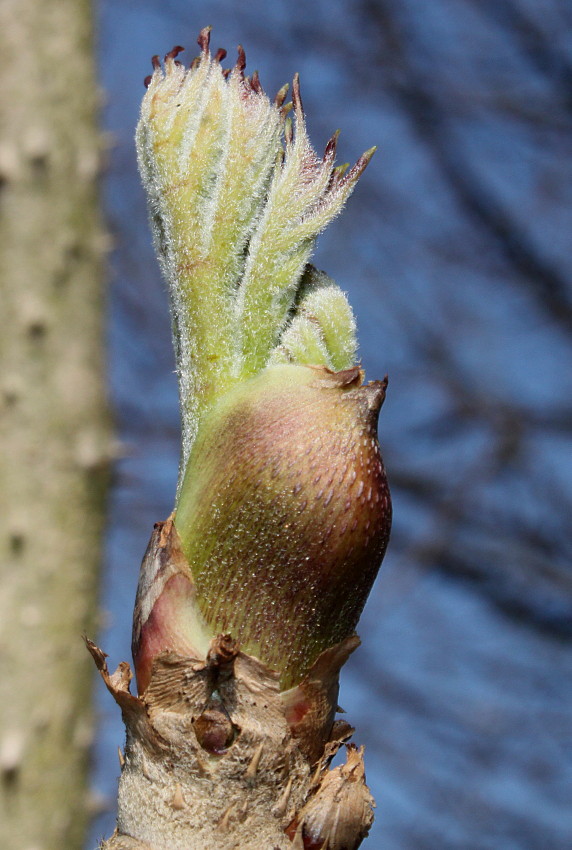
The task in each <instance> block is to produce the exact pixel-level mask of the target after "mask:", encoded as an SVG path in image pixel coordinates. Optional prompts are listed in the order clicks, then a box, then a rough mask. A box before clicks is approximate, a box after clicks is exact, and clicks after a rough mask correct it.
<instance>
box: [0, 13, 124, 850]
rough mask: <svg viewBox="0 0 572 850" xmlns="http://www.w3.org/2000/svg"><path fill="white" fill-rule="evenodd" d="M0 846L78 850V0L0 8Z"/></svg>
mask: <svg viewBox="0 0 572 850" xmlns="http://www.w3.org/2000/svg"><path fill="white" fill-rule="evenodd" d="M0 55H1V56H2V71H1V74H0V82H1V92H2V96H1V98H0V291H1V294H2V301H1V305H2V331H1V342H0V352H1V357H2V371H1V373H0V409H1V415H0V437H1V440H2V454H1V456H0V493H1V497H0V498H1V503H0V552H1V556H0V557H1V560H0V564H1V566H0V570H1V573H0V581H1V587H0V785H1V791H0V846H1V847H2V850H32V848H34V850H40V849H41V850H56V848H57V850H63V848H65V850H76V848H79V847H81V844H82V839H83V836H84V829H85V825H86V819H87V806H86V799H87V794H86V775H87V768H88V761H89V746H90V740H91V725H92V711H91V708H90V697H91V682H92V670H91V661H90V659H89V657H88V655H87V653H86V651H85V646H84V644H83V641H82V639H81V638H82V632H84V631H86V630H87V631H89V632H90V633H93V630H94V626H95V610H96V602H97V571H98V562H99V559H100V552H101V549H100V542H99V541H100V533H101V530H102V525H103V510H104V501H103V498H104V490H105V481H106V477H107V475H106V470H107V466H108V463H107V459H108V457H109V443H108V419H107V414H106V410H105V403H104V366H103V357H102V304H103V297H102V259H103V253H104V236H103V232H102V227H101V222H100V217H99V213H98V197H97V173H98V162H99V158H100V141H99V138H98V131H97V101H98V95H97V87H96V80H95V69H94V58H93V10H92V7H91V3H90V2H88V0H2V3H1V4H0Z"/></svg>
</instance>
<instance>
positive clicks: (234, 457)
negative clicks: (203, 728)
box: [175, 366, 391, 687]
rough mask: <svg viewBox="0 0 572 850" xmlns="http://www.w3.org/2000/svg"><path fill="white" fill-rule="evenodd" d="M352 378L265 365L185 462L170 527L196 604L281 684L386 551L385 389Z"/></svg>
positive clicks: (319, 645) (366, 583)
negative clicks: (380, 435)
mask: <svg viewBox="0 0 572 850" xmlns="http://www.w3.org/2000/svg"><path fill="white" fill-rule="evenodd" d="M361 381H362V373H361V370H359V369H358V368H357V367H356V368H354V369H348V370H346V371H345V372H339V373H333V372H330V371H329V370H327V369H324V368H312V367H304V366H282V367H275V368H273V369H268V370H266V371H265V372H263V373H261V374H260V375H259V376H257V377H256V378H253V379H251V380H250V381H248V382H246V383H244V384H242V385H240V386H239V387H238V388H237V389H236V390H233V391H232V392H231V393H229V395H228V397H227V399H226V400H225V401H224V403H222V404H221V405H219V406H218V407H217V408H216V409H215V411H214V412H213V414H211V416H210V417H209V418H208V419H206V420H205V422H204V424H203V426H202V428H201V431H200V434H199V438H198V440H197V442H196V444H195V446H194V448H193V452H192V454H191V458H190V461H189V465H188V473H187V477H186V479H185V483H184V485H183V490H182V494H181V498H180V502H179V506H178V509H177V513H176V517H175V524H176V527H177V530H178V532H179V535H180V537H181V542H182V548H183V551H184V553H185V555H186V557H187V559H188V562H189V566H190V569H191V572H192V575H193V579H194V581H195V584H196V590H197V601H198V604H199V607H200V609H201V611H202V614H203V616H204V618H205V621H206V623H207V624H208V625H209V626H210V627H211V628H212V629H213V632H215V633H218V632H223V631H224V632H230V633H232V635H233V636H234V637H235V638H238V639H239V640H240V642H241V645H242V647H243V649H245V651H248V652H252V653H253V654H256V655H258V657H260V658H261V659H262V660H263V661H264V662H266V663H267V664H269V665H270V666H271V667H273V668H274V669H277V670H278V671H279V672H280V673H281V676H282V686H283V687H290V686H292V685H294V684H297V683H298V682H299V681H300V680H301V679H302V678H303V676H304V674H305V673H306V672H307V670H308V669H309V667H310V666H311V664H312V663H313V661H314V660H315V659H316V657H317V656H318V654H319V653H320V652H322V651H323V650H325V649H327V648H329V647H331V646H333V645H334V644H336V643H338V642H339V641H341V640H343V639H344V638H346V637H348V635H350V634H352V633H353V631H354V629H355V626H356V624H357V621H358V618H359V615H360V613H361V610H362V608H363V605H364V603H365V600H366V598H367V595H368V593H369V590H370V588H371V585H372V583H373V580H374V578H375V576H376V573H377V570H378V568H379V565H380V563H381V559H382V558H383V554H384V552H385V548H386V546H387V541H388V538H389V531H390V525H391V503H390V496H389V490H388V487H387V482H386V478H385V471H384V468H383V463H382V460H381V456H380V452H379V445H378V441H377V418H378V413H379V409H380V407H381V404H382V402H383V399H384V396H385V382H374V383H372V384H369V385H366V386H361Z"/></svg>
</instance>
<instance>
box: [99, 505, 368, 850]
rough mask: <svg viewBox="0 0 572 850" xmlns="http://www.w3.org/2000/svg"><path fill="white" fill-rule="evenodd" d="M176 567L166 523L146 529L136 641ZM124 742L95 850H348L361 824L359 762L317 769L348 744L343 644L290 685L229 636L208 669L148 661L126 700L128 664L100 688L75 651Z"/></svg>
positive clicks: (176, 657)
mask: <svg viewBox="0 0 572 850" xmlns="http://www.w3.org/2000/svg"><path fill="white" fill-rule="evenodd" d="M183 559H184V556H183V554H182V552H181V550H180V545H179V539H178V535H177V532H176V530H175V527H174V524H173V522H172V520H171V519H169V520H167V521H166V522H165V523H157V526H156V528H155V531H154V533H153V536H152V538H151V542H150V545H149V547H148V550H147V554H146V556H145V559H144V561H143V565H142V570H141V577H140V583H139V592H138V599H137V605H136V609H135V635H136V634H137V630H138V621H139V619H140V616H141V612H142V611H145V610H146V609H147V608H149V607H152V605H153V602H154V599H155V596H156V595H157V587H158V586H159V587H160V586H161V584H162V582H167V581H169V579H171V578H172V577H173V576H174V575H176V574H177V573H178V571H179V570H180V569H181V562H182V560H183ZM87 644H88V649H89V650H90V652H91V654H92V656H93V658H94V660H95V662H96V664H97V666H98V668H99V670H100V672H101V674H102V677H103V680H104V682H105V684H106V686H107V688H108V689H109V691H110V692H111V694H112V696H113V697H114V699H115V700H116V702H117V703H118V705H119V706H120V707H121V710H122V714H123V720H124V722H125V725H126V729H127V743H126V748H125V754H124V755H122V757H121V779H120V782H119V797H118V808H119V813H118V821H117V830H116V833H115V834H114V835H113V836H112V837H111V838H110V839H109V840H108V841H105V842H104V843H103V844H102V845H101V850H167V848H168V850H199V848H200V850H203V848H206V847H208V848H209V850H231V848H240V850H254V848H257V850H260V848H265V850H266V848H268V850H270V848H272V850H288V848H292V847H294V848H299V850H300V848H302V850H304V848H305V850H354V848H357V847H358V846H359V844H360V843H361V841H362V839H363V837H364V836H365V835H366V834H367V832H368V830H369V828H370V826H371V824H372V821H373V811H372V807H373V799H372V797H371V794H370V792H369V789H368V787H367V785H366V784H365V773H364V766H363V750H358V749H357V748H355V747H353V746H351V745H349V746H348V748H347V757H346V764H345V765H343V766H340V767H337V768H335V769H333V770H330V769H329V764H330V762H331V760H332V758H333V757H334V755H335V754H336V753H337V751H338V750H339V748H340V747H341V746H342V745H343V744H344V742H345V741H347V740H348V738H349V737H350V736H351V734H352V733H353V731H354V730H353V729H352V728H351V726H350V725H349V724H348V723H345V722H337V723H335V722H334V720H333V716H334V713H335V709H336V706H337V694H338V674H339V670H340V668H341V666H342V665H343V663H344V662H345V661H346V660H347V658H348V656H349V654H350V653H351V652H352V651H353V650H354V649H355V648H356V646H357V645H358V644H359V640H358V639H357V638H356V637H355V636H354V637H353V638H349V639H347V640H345V641H343V642H342V643H341V644H338V645H337V646H335V647H332V648H331V649H330V650H326V651H325V652H323V653H322V654H321V655H320V656H319V658H318V659H317V661H316V662H315V663H314V665H313V667H312V668H311V670H310V671H309V673H308V675H307V676H306V677H305V679H304V680H303V681H302V682H301V684H300V685H299V686H298V687H296V688H293V689H291V690H290V691H287V692H282V693H281V692H280V688H279V678H280V677H279V675H278V674H277V673H275V672H274V671H272V670H270V669H269V668H268V667H267V666H265V665H264V664H262V662H261V661H259V660H258V659H256V658H254V657H253V656H251V655H246V654H245V653H243V652H241V651H240V649H239V647H238V644H237V643H236V642H235V641H233V640H232V638H231V637H230V636H229V635H221V636H219V637H218V638H215V639H214V640H213V641H212V643H211V646H210V649H209V652H208V654H207V657H206V658H204V659H201V658H191V657H188V656H184V655H181V654H179V653H177V652H174V651H165V652H162V653H160V654H159V655H158V656H157V657H156V658H155V661H154V663H153V669H152V672H151V678H150V682H149V685H148V686H147V688H146V689H145V691H144V693H143V694H142V695H140V696H134V695H132V694H131V693H130V689H129V686H130V681H131V678H132V674H131V670H130V668H129V665H128V664H126V663H122V664H120V665H119V667H118V668H117V670H116V671H115V673H114V674H112V675H110V674H109V671H108V669H107V664H106V661H105V654H104V653H103V652H102V651H101V650H100V649H98V648H97V647H96V646H95V644H93V643H92V642H91V641H88V642H87Z"/></svg>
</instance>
